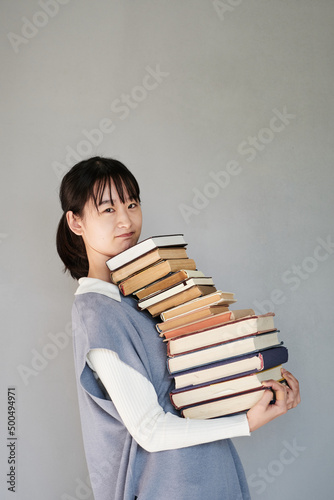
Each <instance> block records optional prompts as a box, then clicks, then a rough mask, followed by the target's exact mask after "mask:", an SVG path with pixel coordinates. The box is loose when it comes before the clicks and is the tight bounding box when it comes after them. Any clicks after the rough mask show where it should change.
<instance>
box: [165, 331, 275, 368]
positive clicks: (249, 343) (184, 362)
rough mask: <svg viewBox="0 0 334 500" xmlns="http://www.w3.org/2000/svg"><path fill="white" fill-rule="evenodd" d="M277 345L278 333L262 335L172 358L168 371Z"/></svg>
mask: <svg viewBox="0 0 334 500" xmlns="http://www.w3.org/2000/svg"><path fill="white" fill-rule="evenodd" d="M277 345H279V341H278V336H277V331H276V332H272V333H262V334H259V335H254V336H251V337H245V338H243V339H239V340H233V341H231V342H225V343H223V344H218V345H215V346H210V347H206V348H204V349H199V350H198V351H193V352H189V353H186V354H180V355H178V356H175V357H170V358H169V359H168V369H169V372H170V373H175V372H179V371H183V370H188V369H190V368H194V367H196V366H202V365H206V364H209V363H214V362H215V361H219V360H223V359H228V358H232V357H235V356H241V355H242V354H246V353H251V352H255V351H257V350H260V349H266V348H268V347H274V346H277Z"/></svg>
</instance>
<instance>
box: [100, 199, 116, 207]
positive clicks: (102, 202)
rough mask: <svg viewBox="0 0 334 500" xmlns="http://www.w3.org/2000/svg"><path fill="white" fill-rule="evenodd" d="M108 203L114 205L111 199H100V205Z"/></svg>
mask: <svg viewBox="0 0 334 500" xmlns="http://www.w3.org/2000/svg"><path fill="white" fill-rule="evenodd" d="M108 204H109V205H114V203H113V201H112V200H110V199H108V200H102V201H100V203H99V205H98V206H99V207H100V206H101V205H108Z"/></svg>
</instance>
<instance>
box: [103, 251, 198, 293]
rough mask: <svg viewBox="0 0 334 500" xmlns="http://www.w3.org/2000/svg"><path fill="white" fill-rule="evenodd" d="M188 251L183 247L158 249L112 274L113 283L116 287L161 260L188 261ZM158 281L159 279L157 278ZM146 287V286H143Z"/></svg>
mask: <svg viewBox="0 0 334 500" xmlns="http://www.w3.org/2000/svg"><path fill="white" fill-rule="evenodd" d="M187 258H188V255H187V251H186V249H185V248H183V247H165V248H163V247H162V248H156V249H155V250H152V251H151V252H148V253H146V254H145V255H142V256H141V257H138V258H137V259H136V260H133V261H132V262H130V263H129V264H126V265H124V266H122V267H120V268H119V269H117V270H116V271H114V272H113V273H112V274H111V281H112V282H113V283H115V284H116V285H117V284H118V283H119V282H120V281H122V280H124V279H126V278H128V277H130V276H132V275H133V274H135V273H138V272H140V271H142V270H143V269H145V268H146V267H149V266H152V265H153V264H155V263H156V262H159V261H160V260H168V259H187ZM191 269H192V268H191ZM155 279H158V278H155ZM143 286H144V285H143Z"/></svg>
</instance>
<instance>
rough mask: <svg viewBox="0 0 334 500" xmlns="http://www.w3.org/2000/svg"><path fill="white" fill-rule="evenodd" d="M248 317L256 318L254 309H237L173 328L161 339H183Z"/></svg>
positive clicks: (162, 334)
mask: <svg viewBox="0 0 334 500" xmlns="http://www.w3.org/2000/svg"><path fill="white" fill-rule="evenodd" d="M247 316H255V312H254V310H253V309H236V310H235V311H227V312H223V313H219V314H215V315H213V316H208V317H207V318H204V319H200V320H197V321H193V322H192V323H188V324H186V325H183V326H179V327H177V328H172V329H171V330H167V331H165V332H164V333H161V334H160V336H161V337H163V336H164V337H165V338H166V339H172V338H175V337H182V335H188V334H189V333H195V332H200V331H202V330H208V329H209V328H213V327H214V326H219V325H223V324H224V323H228V322H229V321H234V320H237V319H241V318H245V317H247Z"/></svg>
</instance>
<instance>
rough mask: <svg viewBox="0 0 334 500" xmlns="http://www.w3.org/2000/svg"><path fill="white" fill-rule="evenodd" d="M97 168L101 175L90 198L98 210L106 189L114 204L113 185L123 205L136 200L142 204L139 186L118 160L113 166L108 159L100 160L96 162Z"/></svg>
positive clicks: (93, 187) (114, 161)
mask: <svg viewBox="0 0 334 500" xmlns="http://www.w3.org/2000/svg"><path fill="white" fill-rule="evenodd" d="M101 160H102V161H101ZM96 167H97V168H98V170H99V172H98V173H99V175H98V176H97V179H96V182H95V184H94V186H92V189H91V192H90V193H89V194H88V197H89V198H92V199H93V201H94V205H95V207H96V209H97V210H98V206H99V205H100V203H101V202H102V198H103V193H104V191H105V190H106V189H108V190H109V197H110V201H111V203H112V204H114V200H113V199H112V195H111V186H112V184H114V185H115V188H116V191H117V194H118V196H119V199H120V201H121V202H122V203H126V201H127V200H134V201H136V202H138V203H140V192H139V185H138V183H137V181H136V179H135V177H134V176H133V175H132V173H131V172H130V171H129V170H128V169H127V168H126V167H125V165H123V164H122V163H120V162H118V161H117V160H113V162H112V165H109V164H108V160H107V159H106V160H105V161H103V159H100V160H99V161H98V162H96Z"/></svg>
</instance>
